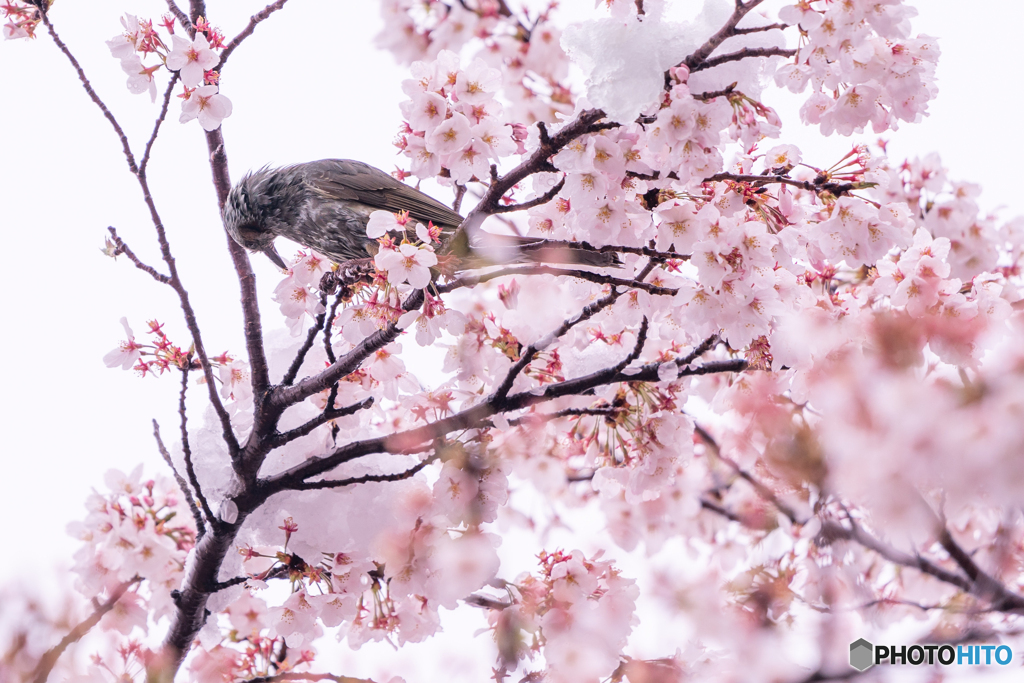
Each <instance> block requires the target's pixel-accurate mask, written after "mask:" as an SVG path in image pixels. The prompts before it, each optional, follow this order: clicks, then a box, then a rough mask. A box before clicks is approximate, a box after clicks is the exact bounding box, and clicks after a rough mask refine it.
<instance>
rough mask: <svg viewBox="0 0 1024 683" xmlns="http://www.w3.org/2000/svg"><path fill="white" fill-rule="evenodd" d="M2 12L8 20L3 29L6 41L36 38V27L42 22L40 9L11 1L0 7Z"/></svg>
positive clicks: (14, 0) (16, 0) (15, 0)
mask: <svg viewBox="0 0 1024 683" xmlns="http://www.w3.org/2000/svg"><path fill="white" fill-rule="evenodd" d="M0 12H2V13H3V18H4V19H7V23H6V24H4V28H3V31H4V40H17V39H18V38H35V37H36V26H38V25H39V22H40V21H41V18H40V16H39V9H38V8H36V7H32V6H31V5H23V4H22V3H20V2H18V0H9V1H8V2H5V3H4V4H2V5H0Z"/></svg>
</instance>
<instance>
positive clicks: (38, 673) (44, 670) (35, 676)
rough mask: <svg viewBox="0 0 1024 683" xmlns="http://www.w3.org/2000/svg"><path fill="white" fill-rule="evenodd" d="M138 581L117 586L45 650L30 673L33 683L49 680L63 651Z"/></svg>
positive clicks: (112, 607) (137, 579) (138, 578)
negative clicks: (105, 598)
mask: <svg viewBox="0 0 1024 683" xmlns="http://www.w3.org/2000/svg"><path fill="white" fill-rule="evenodd" d="M140 581H142V579H141V578H140V577H135V578H134V579H132V580H131V581H125V582H124V583H122V584H120V585H118V586H117V587H116V588H115V589H114V590H113V592H112V593H111V594H110V597H109V598H107V600H105V601H104V602H102V603H100V604H99V605H98V606H97V607H96V610H95V611H94V612H93V613H92V614H90V615H89V616H88V617H87V618H86V619H85V620H84V621H82V622H81V623H80V624H78V625H77V626H75V627H74V628H73V629H71V631H70V632H69V633H68V634H67V635H66V636H64V637H63V638H62V639H61V641H60V642H59V643H57V644H56V645H54V646H53V647H51V648H50V649H49V650H47V651H46V654H44V655H43V656H42V658H41V659H40V660H39V664H38V665H37V666H36V668H35V671H33V672H32V681H33V683H46V679H47V678H49V676H50V672H51V671H52V670H53V667H54V665H55V664H56V663H57V660H58V659H59V658H60V656H61V655H62V654H63V653H64V650H66V649H68V647H70V646H71V645H73V644H74V643H77V642H78V641H79V640H81V639H82V637H83V636H85V634H86V633H88V632H89V631H91V630H92V627H93V626H95V625H96V624H98V623H99V622H100V619H102V618H103V615H105V614H106V613H107V612H109V611H110V610H112V609H114V606H115V605H116V604H117V601H118V600H120V599H121V596H123V595H124V594H125V593H126V592H127V591H128V589H129V588H131V587H132V586H134V585H135V584H137V583H139V582H140Z"/></svg>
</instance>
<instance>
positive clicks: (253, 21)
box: [213, 0, 288, 71]
mask: <svg viewBox="0 0 1024 683" xmlns="http://www.w3.org/2000/svg"><path fill="white" fill-rule="evenodd" d="M286 2H288V0H277V2H272V3H270V4H269V5H267V6H266V7H264V8H263V9H262V10H260V11H259V12H257V13H256V14H254V15H252V16H251V17H249V23H248V24H247V25H246V27H245V28H244V29H242V31H241V33H239V34H238V35H237V36H235V37H234V38H232V39H231V42H229V43H228V44H227V46H225V48H224V51H223V52H221V53H220V61H219V62H217V66H215V67H213V68H214V69H215V70H218V71H219V70H220V69H221V68H223V66H224V63H225V62H227V61H228V57H230V56H231V53H232V52H234V51H235V48H236V47H238V46H239V45H241V44H242V41H243V40H245V39H246V38H248V37H249V36H251V35H252V33H253V31H255V30H256V26H257V25H258V24H259V23H260V22H261V21H263V20H265V19H266V18H267V17H269V16H270V15H271V14H273V13H274V12H276V11H278V10H279V9H281V8H282V7H284V4H285V3H286Z"/></svg>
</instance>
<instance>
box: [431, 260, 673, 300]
mask: <svg viewBox="0 0 1024 683" xmlns="http://www.w3.org/2000/svg"><path fill="white" fill-rule="evenodd" d="M510 275H554V276H556V277H572V278H576V279H578V280H586V281H588V282H594V283H596V284H601V285H610V286H612V287H629V288H631V289H642V290H643V291H645V292H648V293H650V294H655V295H658V296H675V294H677V293H678V292H679V290H678V289H673V288H671V287H660V286H658V285H654V284H651V283H649V282H640V281H639V280H635V279H634V280H627V279H625V278H617V277H612V276H610V275H604V274H603V273H593V272H591V271H589V270H571V269H568V268H554V267H552V266H543V265H529V266H516V267H512V268H503V269H502V270H495V271H491V272H490V273H483V274H480V275H470V276H464V277H460V278H458V279H455V280H452V281H451V282H448V283H445V284H443V285H440V286H438V288H437V291H438V292H439V293H441V294H445V293H448V292H452V291H454V290H456V289H459V288H461V287H475V286H476V285H478V284H480V283H481V282H488V281H490V280H494V279H496V278H500V277H508V276H510Z"/></svg>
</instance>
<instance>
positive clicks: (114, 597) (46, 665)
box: [32, 15, 142, 683]
mask: <svg viewBox="0 0 1024 683" xmlns="http://www.w3.org/2000/svg"><path fill="white" fill-rule="evenodd" d="M44 16H45V15H44ZM141 580H142V579H141V578H139V577H135V578H134V579H132V580H131V581H125V582H124V583H122V584H120V585H119V586H117V587H116V588H115V589H114V590H113V592H112V593H111V594H110V597H109V598H107V599H106V600H105V601H103V602H102V603H100V604H99V605H97V606H96V610H95V611H94V612H93V613H92V614H90V615H89V616H88V617H87V618H86V619H85V620H84V621H82V622H81V623H80V624H78V625H77V626H75V627H74V628H73V629H71V631H70V632H69V633H68V634H67V635H66V636H64V637H63V638H61V641H60V642H59V643H57V644H56V645H54V646H53V647H51V648H50V649H49V650H47V651H46V653H45V654H44V655H43V656H42V658H41V659H40V660H39V664H38V666H36V668H35V671H33V672H32V681H33V683H46V679H47V678H49V676H50V672H51V671H52V670H53V667H54V665H55V664H56V663H57V660H58V659H59V658H60V656H61V655H62V654H63V653H64V650H66V649H68V647H70V646H71V645H73V644H74V643H77V642H78V641H79V640H81V639H82V637H83V636H85V634H86V633H88V632H89V631H91V630H92V627H93V626H95V625H96V624H98V623H99V622H100V619H102V618H103V615H105V614H106V613H107V612H109V611H110V610H112V609H114V606H115V605H116V604H117V601H118V600H120V599H121V596H123V595H124V594H125V593H126V592H127V591H128V589H129V588H131V587H132V586H134V585H135V584H137V583H138V582H139V581H141Z"/></svg>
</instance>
